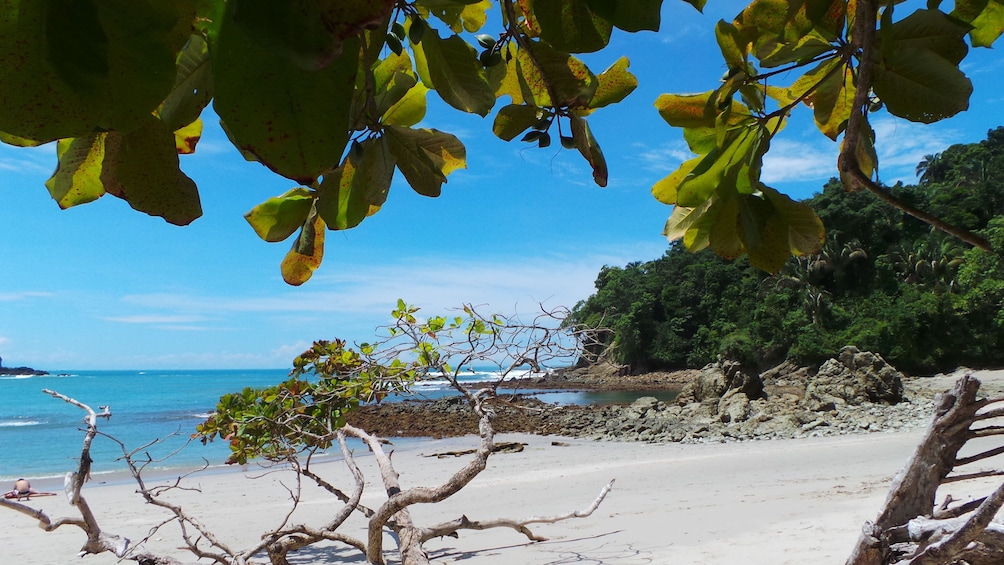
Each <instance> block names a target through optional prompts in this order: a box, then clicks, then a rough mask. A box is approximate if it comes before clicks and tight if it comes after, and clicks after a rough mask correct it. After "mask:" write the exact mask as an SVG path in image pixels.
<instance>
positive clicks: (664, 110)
mask: <svg viewBox="0 0 1004 565" xmlns="http://www.w3.org/2000/svg"><path fill="white" fill-rule="evenodd" d="M713 95H714V91H709V92H704V93H701V94H661V95H659V97H658V98H657V99H656V101H655V107H656V108H657V109H658V110H659V115H660V116H662V119H664V120H666V123H668V124H669V125H671V126H673V127H679V128H702V127H703V128H715V127H716V126H717V124H718V112H719V110H718V108H717V107H716V106H715V104H714V102H713ZM729 116H730V118H729V122H728V123H729V125H737V124H739V123H741V122H743V121H747V120H749V119H750V118H751V115H750V113H749V110H747V109H746V107H745V106H743V105H742V103H740V102H738V101H733V102H732V103H731V106H730V108H729Z"/></svg>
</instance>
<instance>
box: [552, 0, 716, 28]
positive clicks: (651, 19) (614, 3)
mask: <svg viewBox="0 0 1004 565" xmlns="http://www.w3.org/2000/svg"><path fill="white" fill-rule="evenodd" d="M689 3H690V4H691V5H693V6H694V7H695V8H697V9H698V10H701V9H702V8H703V7H704V0H690V2H689ZM586 4H588V5H589V8H590V9H591V10H592V11H593V13H594V14H596V15H597V16H600V17H601V18H604V19H606V20H608V21H609V22H610V23H612V24H613V25H614V26H616V27H618V28H620V29H623V30H624V31H642V30H648V31H659V23H660V18H661V12H662V0H631V1H630V2H624V1H622V0H621V1H619V0H586ZM535 9H536V6H535Z"/></svg>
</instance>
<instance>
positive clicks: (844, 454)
mask: <svg viewBox="0 0 1004 565" xmlns="http://www.w3.org/2000/svg"><path fill="white" fill-rule="evenodd" d="M919 437H920V434H919V433H916V432H915V433H896V434H874V435H859V436H843V437H839V438H821V439H800V440H785V441H765V442H753V443H734V444H714V445H678V444H671V445H646V444H637V443H610V442H603V443H597V442H589V441H582V440H576V439H563V438H551V437H539V436H522V435H519V436H515V435H506V436H502V437H500V438H499V439H500V440H510V441H511V440H517V441H523V442H526V443H528V444H529V445H528V446H527V448H526V449H525V450H524V451H523V452H520V453H508V454H499V455H496V456H494V457H492V459H491V460H490V462H489V465H490V466H489V468H488V469H487V470H486V471H485V472H484V473H482V474H481V475H480V476H479V477H478V478H477V479H475V481H474V482H473V483H472V484H471V485H469V487H468V488H466V489H464V490H463V491H461V492H460V493H459V494H458V495H456V496H455V497H454V498H452V499H450V500H448V501H446V502H444V503H442V504H439V505H436V506H427V507H418V508H415V509H414V510H413V514H414V516H415V518H416V520H417V521H419V522H420V523H421V522H423V521H425V522H424V523H431V522H432V521H441V520H448V519H453V518H457V517H459V516H460V515H461V514H466V515H467V516H468V517H469V518H471V519H485V518H492V517H510V518H521V517H526V516H531V515H553V514H561V513H565V512H568V511H572V510H577V509H581V508H584V507H586V506H587V505H588V504H589V503H590V502H591V501H592V499H593V498H594V497H595V496H596V495H597V494H598V493H599V491H600V489H601V488H602V486H603V485H604V484H606V482H607V481H609V480H610V479H616V481H617V482H616V483H615V485H614V489H613V491H612V492H611V493H610V495H609V496H608V497H607V499H606V500H605V501H604V503H603V505H602V506H600V508H599V509H598V510H597V511H596V513H594V514H593V515H592V516H591V517H588V518H583V519H574V520H571V521H566V522H559V523H556V524H543V525H538V526H536V527H535V528H534V531H535V532H536V533H538V534H539V535H543V536H546V537H548V538H550V541H547V542H543V543H528V542H527V540H526V539H525V538H524V537H522V536H521V535H519V534H517V533H516V532H514V531H512V530H508V529H498V530H491V531H486V532H465V533H463V534H462V535H461V538H460V539H459V540H457V539H452V538H445V539H443V540H441V541H434V542H431V543H429V544H427V547H428V549H430V551H431V553H432V555H434V557H435V562H437V563H453V562H458V561H460V562H463V561H468V562H470V563H479V564H480V563H492V564H494V563H498V564H502V563H506V564H512V563H525V564H538V563H539V564H557V563H603V564H610V565H634V564H643V563H746V564H758V563H762V564H765V565H766V564H772V565H778V564H783V563H793V564H794V563H799V564H801V563H806V562H816V563H842V562H843V560H844V558H846V556H847V555H848V554H849V552H850V550H851V547H852V545H853V544H854V541H855V540H856V538H857V533H858V531H860V527H861V524H862V523H863V522H864V521H865V520H868V519H871V518H873V517H874V515H875V514H876V513H877V511H878V509H879V506H880V505H881V503H882V501H883V500H884V497H885V493H886V490H887V487H888V484H889V481H890V480H891V479H892V477H893V475H894V474H895V473H896V472H897V471H898V470H899V469H900V468H901V467H902V465H903V463H904V462H905V461H906V458H907V457H908V456H909V454H910V453H911V452H912V450H913V448H914V446H915V444H916V442H917V440H918V438H919ZM557 440H560V441H562V442H565V443H567V444H569V445H567V446H553V445H551V442H552V441H557ZM474 445H475V438H472V437H471V438H457V439H452V440H443V441H436V442H430V445H428V446H427V449H426V448H423V449H422V450H421V452H427V453H432V452H439V451H444V450H452V449H456V448H458V447H459V448H464V447H473V446H474ZM361 461H362V463H363V466H364V469H366V470H367V471H368V473H369V475H368V476H370V477H374V476H375V474H374V469H373V465H372V463H373V461H372V457H363V458H361ZM394 461H395V463H396V465H397V467H398V469H399V470H400V471H401V481H402V485H403V486H408V485H423V484H434V483H435V482H436V481H437V479H439V478H441V477H443V476H445V475H446V474H448V473H451V472H453V471H454V470H456V469H457V468H459V467H460V466H461V465H462V459H459V458H450V459H436V458H427V457H423V456H422V455H421V453H420V451H418V450H414V451H406V452H398V453H396V454H395V455H394ZM326 470H328V473H327V474H328V475H329V476H333V477H339V478H341V477H345V475H346V474H345V473H344V472H343V471H342V465H341V463H338V462H331V463H328V464H327V467H326ZM251 474H259V473H249V475H251ZM244 477H245V475H244V474H242V473H239V472H235V473H217V474H208V475H203V476H200V477H198V478H196V479H194V480H193V481H192V484H193V485H194V486H198V487H199V488H201V490H202V493H201V494H198V493H192V492H178V493H177V496H174V497H173V500H177V501H181V502H183V503H184V504H185V505H186V507H188V508H190V511H191V513H192V514H193V515H195V516H198V517H200V518H201V519H202V520H203V521H204V522H206V523H207V524H210V525H211V526H212V527H213V528H214V529H215V531H216V532H217V533H218V534H219V535H220V536H221V537H222V539H224V540H227V541H228V542H229V543H231V544H232V545H233V546H234V547H240V546H242V545H246V544H250V543H251V542H252V541H253V540H255V539H256V538H257V537H258V535H259V534H260V533H261V532H263V531H264V530H266V529H267V528H268V527H269V526H270V525H274V524H276V523H277V522H278V520H280V519H281V518H282V517H283V515H284V514H285V512H286V511H287V509H288V508H289V500H288V499H289V497H288V494H287V493H286V491H285V490H284V489H283V488H282V486H281V485H280V484H279V481H280V478H281V479H282V480H284V481H285V482H286V483H287V484H291V483H289V480H290V476H289V475H288V474H271V475H266V476H265V477H264V478H259V479H256V480H251V479H244ZM341 484H343V485H345V486H346V487H347V486H348V484H347V482H345V481H344V480H343V481H342V483H341ZM134 490H135V488H134V486H133V485H130V484H118V485H111V486H102V485H93V486H89V487H88V488H87V489H86V491H85V492H86V497H87V500H88V501H89V502H90V503H91V505H92V506H93V507H94V508H95V509H96V511H97V512H98V514H99V516H98V518H99V520H100V523H101V524H102V526H103V527H104V528H105V529H106V530H107V531H110V532H116V533H120V534H122V535H125V536H127V537H129V538H131V539H133V540H138V539H141V538H143V537H144V536H145V535H146V533H147V530H148V529H149V527H150V526H151V525H154V524H156V523H158V522H159V521H160V519H161V518H162V517H163V516H165V514H164V513H163V511H160V510H159V509H156V508H152V507H149V506H146V505H144V504H143V501H142V499H140V498H139V497H138V495H136V494H135V493H134ZM380 500H381V496H380V489H379V487H378V486H377V485H373V486H372V487H369V488H368V490H367V495H366V497H365V499H364V502H365V503H368V504H371V505H376V504H378V503H379V501H380ZM32 505H33V506H36V507H38V508H42V509H45V510H46V511H48V512H50V513H51V514H53V515H71V513H70V511H71V510H72V509H71V508H70V507H69V506H68V505H67V504H66V501H65V499H64V498H63V497H62V496H59V497H47V498H39V499H35V500H33V501H32ZM334 508H335V503H333V502H331V499H330V497H328V496H327V495H324V494H322V493H320V492H318V491H316V490H313V489H308V491H307V494H306V496H305V502H304V503H303V504H302V507H301V508H300V510H299V511H298V513H297V515H296V518H298V519H299V520H303V521H308V522H309V521H313V522H314V523H321V522H323V520H325V518H326V517H327V516H329V515H330V514H331V513H333V510H334ZM2 510H4V518H3V531H4V534H3V538H4V543H3V546H4V550H3V553H4V554H5V555H6V557H5V559H4V562H5V563H11V564H15V563H16V564H21V565H52V564H54V563H70V562H74V561H76V560H75V559H74V555H75V554H76V550H77V549H78V548H79V546H80V544H81V543H82V541H83V535H82V534H81V533H80V531H79V530H77V529H76V528H72V527H65V526H64V527H63V528H61V529H60V530H58V531H56V532H53V533H46V532H43V531H41V530H40V529H39V528H37V527H36V526H35V525H34V523H33V522H32V520H31V519H29V518H28V517H26V516H22V515H20V514H16V513H14V512H11V511H9V510H6V509H2ZM361 524H362V522H361V521H358V522H355V523H354V525H355V526H358V527H360V528H361ZM177 531H178V530H177V528H176V527H167V528H165V529H164V530H162V531H161V532H160V533H159V534H157V535H156V536H155V538H154V539H153V540H151V542H150V543H148V547H149V549H151V550H153V551H158V552H159V551H165V550H166V551H169V552H170V553H172V554H174V555H175V556H176V557H178V558H185V557H186V556H185V555H184V554H183V553H179V552H177V551H172V550H171V548H174V547H175V546H177V545H178V543H177V538H175V537H173V536H175V535H176V534H177ZM357 533H358V534H359V535H361V534H362V530H361V529H359V530H357ZM388 543H390V542H388ZM355 555H356V554H355V553H354V551H352V550H348V549H345V548H332V551H331V552H329V554H328V555H325V552H324V551H321V550H318V549H311V550H308V551H307V552H306V555H303V556H301V557H299V558H297V559H296V560H295V561H294V562H296V563H334V562H340V561H339V559H344V558H347V557H354V556H355ZM190 560H191V559H189V561H190ZM116 561H117V560H116V559H115V557H114V556H112V555H108V554H106V555H98V556H88V557H86V558H85V559H84V562H86V563H91V564H95V565H99V564H105V563H108V564H110V563H115V562H116ZM360 562H361V560H360Z"/></svg>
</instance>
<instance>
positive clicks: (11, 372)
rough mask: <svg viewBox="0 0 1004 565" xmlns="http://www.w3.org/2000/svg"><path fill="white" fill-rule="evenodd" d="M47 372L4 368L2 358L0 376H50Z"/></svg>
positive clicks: (0, 358) (25, 368)
mask: <svg viewBox="0 0 1004 565" xmlns="http://www.w3.org/2000/svg"><path fill="white" fill-rule="evenodd" d="M48 374H49V373H48V372H47V371H39V370H38V369H32V368H31V367H4V366H3V357H0V375H48Z"/></svg>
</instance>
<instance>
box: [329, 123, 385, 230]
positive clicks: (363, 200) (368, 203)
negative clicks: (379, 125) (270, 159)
mask: <svg viewBox="0 0 1004 565" xmlns="http://www.w3.org/2000/svg"><path fill="white" fill-rule="evenodd" d="M393 175H394V157H393V155H392V153H391V151H390V148H389V144H388V142H387V139H386V136H380V137H372V138H370V139H367V140H365V141H363V142H362V143H360V144H357V145H354V146H353V148H352V150H351V151H349V154H348V155H347V156H346V157H345V161H344V162H342V166H341V167H339V168H338V169H337V170H336V171H335V172H334V173H332V174H329V175H326V176H325V177H324V181H323V182H322V183H321V186H320V188H319V189H318V198H317V204H316V207H317V213H318V214H320V216H321V219H323V220H324V223H325V224H327V226H328V228H329V229H332V230H345V229H350V228H354V227H356V226H357V225H359V223H360V222H362V221H363V220H364V219H365V218H366V217H367V216H369V215H371V214H373V213H374V212H376V210H378V209H379V208H380V206H382V205H383V203H384V202H385V201H386V199H387V192H388V191H389V190H390V183H391V178H392V177H393Z"/></svg>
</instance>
